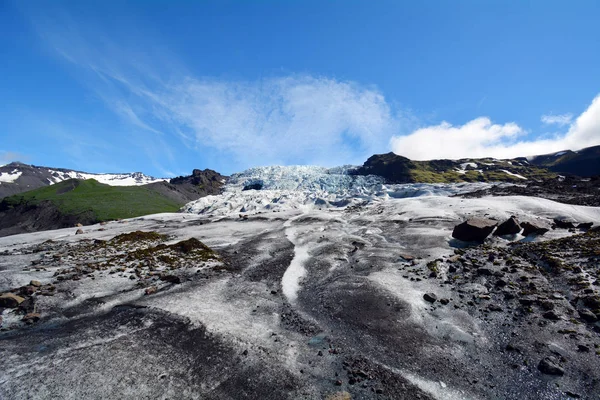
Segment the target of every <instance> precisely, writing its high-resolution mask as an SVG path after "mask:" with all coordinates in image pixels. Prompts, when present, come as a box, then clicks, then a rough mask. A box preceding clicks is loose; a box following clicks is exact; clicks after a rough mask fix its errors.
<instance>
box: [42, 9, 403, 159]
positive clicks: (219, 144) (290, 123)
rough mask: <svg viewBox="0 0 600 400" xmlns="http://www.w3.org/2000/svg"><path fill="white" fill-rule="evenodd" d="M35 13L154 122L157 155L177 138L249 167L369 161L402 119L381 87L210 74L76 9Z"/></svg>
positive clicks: (118, 96)
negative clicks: (123, 40) (123, 41)
mask: <svg viewBox="0 0 600 400" xmlns="http://www.w3.org/2000/svg"><path fill="white" fill-rule="evenodd" d="M35 21H36V27H37V29H38V31H39V32H40V36H41V37H43V38H44V40H45V41H46V42H47V43H48V44H49V45H50V47H52V48H53V49H54V50H55V51H56V54H58V55H59V56H60V57H62V58H64V60H66V61H67V62H69V63H72V64H74V65H75V66H77V68H78V69H79V70H80V71H85V72H87V74H85V79H84V80H85V84H86V85H89V86H90V88H91V89H92V90H93V91H94V93H96V95H97V97H98V98H99V99H101V100H102V101H103V102H104V103H105V104H106V106H107V108H108V109H110V110H111V111H113V112H114V113H115V114H116V115H119V116H120V117H121V118H122V120H123V121H125V122H127V123H128V124H130V125H131V126H132V127H135V128H136V129H138V130H140V131H144V132H146V134H147V135H146V136H145V140H144V141H140V146H145V149H146V151H147V152H148V153H152V154H154V156H155V157H156V151H157V149H158V148H162V149H163V150H164V151H165V153H171V154H172V153H174V152H175V150H174V149H173V147H174V146H175V145H174V143H176V146H180V145H184V146H186V147H187V148H188V149H189V148H191V149H195V150H196V151H198V152H210V153H211V154H212V155H215V154H218V155H219V157H222V158H226V159H228V160H229V162H230V163H231V164H232V165H235V166H237V167H241V168H243V167H249V166H254V165H260V164H276V163H282V164H303V163H314V164H321V165H335V164H342V163H359V162H362V161H364V159H365V158H366V157H368V156H369V155H371V154H373V153H374V152H384V151H387V150H388V142H389V138H390V136H391V135H393V134H398V133H399V127H400V126H401V125H402V117H401V114H400V113H397V112H395V111H394V110H393V109H392V107H390V105H389V104H388V102H387V101H386V99H385V97H384V96H383V94H382V93H381V92H380V91H379V90H378V89H377V88H375V87H371V86H365V85H361V84H359V83H357V82H352V81H340V80H337V79H335V78H331V77H322V76H314V75H310V74H288V75H284V76H272V77H268V78H263V79H258V80H239V79H217V78H207V77H202V76H197V75H195V74H192V73H190V72H189V71H187V70H185V69H184V68H175V67H173V66H174V65H177V62H174V61H173V59H174V58H175V57H174V56H171V55H168V54H162V55H161V56H160V57H157V58H154V59H152V62H146V61H148V60H147V58H148V57H147V55H144V54H139V53H138V54H136V56H135V57H134V56H132V54H131V53H130V52H129V51H128V50H127V49H125V48H123V47H120V46H117V45H116V44H115V42H114V41H111V40H110V39H109V38H107V37H106V36H103V35H96V34H95V33H94V32H93V31H92V27H89V26H81V25H80V24H76V23H74V21H73V19H71V18H61V19H59V21H60V23H56V20H49V19H48V18H45V17H44V18H37V19H36V20H35ZM40 21H41V22H40ZM105 34H106V33H104V35H105ZM134 54H135V52H134ZM166 59H168V61H166V64H168V65H167V67H165V66H161V65H160V64H161V63H162V62H163V61H165V60H166ZM132 60H135V61H132ZM150 65H159V66H158V67H157V68H154V69H151V67H150ZM159 144H160V145H159Z"/></svg>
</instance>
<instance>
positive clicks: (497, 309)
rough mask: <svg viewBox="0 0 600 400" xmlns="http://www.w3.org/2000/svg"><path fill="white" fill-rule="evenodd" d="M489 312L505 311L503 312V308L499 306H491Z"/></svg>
mask: <svg viewBox="0 0 600 400" xmlns="http://www.w3.org/2000/svg"><path fill="white" fill-rule="evenodd" d="M488 310H490V311H498V312H501V311H503V310H502V307H500V306H499V305H497V304H490V305H489V306H488Z"/></svg>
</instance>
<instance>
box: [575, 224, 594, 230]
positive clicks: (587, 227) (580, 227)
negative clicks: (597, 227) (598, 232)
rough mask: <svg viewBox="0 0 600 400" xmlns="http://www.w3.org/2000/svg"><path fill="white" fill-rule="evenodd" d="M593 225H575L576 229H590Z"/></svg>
mask: <svg viewBox="0 0 600 400" xmlns="http://www.w3.org/2000/svg"><path fill="white" fill-rule="evenodd" d="M593 225H594V223H593V222H582V223H580V224H579V225H577V229H584V230H587V229H590V228H591V227H592V226H593Z"/></svg>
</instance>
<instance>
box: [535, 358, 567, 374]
mask: <svg viewBox="0 0 600 400" xmlns="http://www.w3.org/2000/svg"><path fill="white" fill-rule="evenodd" d="M538 369H539V370H540V372H541V373H543V374H546V375H558V376H562V375H564V374H565V370H564V369H562V368H561V367H560V366H559V365H558V363H557V362H556V361H555V360H554V358H552V357H546V358H544V359H542V360H541V361H540V363H539V364H538Z"/></svg>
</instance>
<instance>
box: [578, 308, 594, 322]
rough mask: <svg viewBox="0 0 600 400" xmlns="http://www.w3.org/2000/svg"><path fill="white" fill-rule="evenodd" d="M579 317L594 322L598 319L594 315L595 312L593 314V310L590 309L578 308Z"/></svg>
mask: <svg viewBox="0 0 600 400" xmlns="http://www.w3.org/2000/svg"><path fill="white" fill-rule="evenodd" d="M579 317H580V318H581V319H583V320H584V321H586V322H592V323H593V322H596V321H598V318H597V317H596V314H594V313H593V312H591V311H590V310H579Z"/></svg>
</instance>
